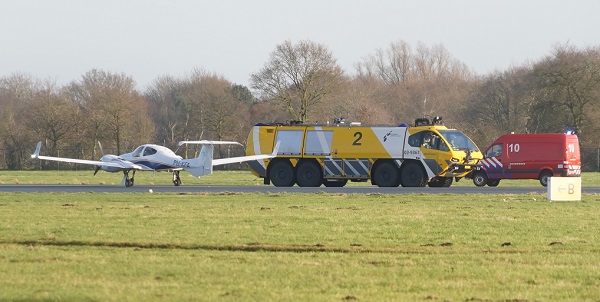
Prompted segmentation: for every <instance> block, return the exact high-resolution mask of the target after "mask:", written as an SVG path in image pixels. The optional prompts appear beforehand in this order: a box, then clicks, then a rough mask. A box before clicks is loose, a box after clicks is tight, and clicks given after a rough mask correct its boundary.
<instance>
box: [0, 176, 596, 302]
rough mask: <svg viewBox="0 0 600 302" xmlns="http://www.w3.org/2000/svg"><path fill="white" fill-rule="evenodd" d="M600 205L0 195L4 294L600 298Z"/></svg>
mask: <svg viewBox="0 0 600 302" xmlns="http://www.w3.org/2000/svg"><path fill="white" fill-rule="evenodd" d="M87 172H89V171H87ZM30 173H31V172H30ZM45 173H51V172H43V173H41V174H42V175H41V176H40V175H31V174H30V175H28V176H27V177H26V178H27V179H32V181H33V180H35V179H38V177H40V179H41V178H44V177H47V176H51V174H45ZM0 174H3V172H2V173H0ZM33 174H37V173H33ZM104 174H105V175H109V176H113V177H114V176H117V175H114V174H108V173H104ZM77 175H78V174H77ZM77 175H75V174H71V173H67V175H66V176H60V175H58V174H56V175H54V177H53V179H54V181H57V182H58V183H65V182H69V181H75V183H76V181H78V180H76V178H78V177H86V178H87V177H89V178H91V175H88V174H81V175H82V176H77ZM98 175H100V174H98ZM98 175H97V176H98ZM149 175H151V174H149ZM17 176H18V175H17ZM159 176H161V178H163V176H166V178H167V181H166V182H165V183H168V179H169V177H168V176H169V175H168V174H166V173H163V174H157V175H156V176H155V177H156V178H158V177H159ZM5 177H15V175H12V176H1V177H0V179H2V181H3V182H4V181H5V179H6V178H5ZM61 177H67V178H73V180H69V181H65V180H61V179H60V178H61ZM593 177H595V175H592V176H590V177H585V176H584V179H585V178H593ZM211 178H214V179H215V181H216V180H219V179H220V178H226V179H227V181H233V183H234V184H237V183H238V182H240V181H242V182H243V184H249V185H253V183H251V181H254V180H251V181H250V182H247V179H246V177H245V176H243V175H242V174H239V175H238V174H236V173H234V174H230V173H223V174H221V173H217V174H216V175H212V176H207V177H204V178H202V179H201V180H209V179H211ZM237 178H241V179H238V180H235V179H237ZM98 179H99V178H98ZM149 179H150V178H149ZM234 180H235V181H234ZM221 181H226V180H225V179H222V180H221ZM116 183H118V181H117V182H116ZM507 183H509V182H507ZM259 184H260V182H259ZM501 185H502V184H501ZM440 197H441V198H440ZM599 214H600V195H594V194H584V195H583V200H582V201H581V202H553V203H549V202H548V201H547V200H546V197H545V195H538V194H524V195H452V194H447V195H435V196H430V195H425V194H409V195H383V194H369V195H353V194H324V193H316V194H300V193H282V194H232V193H221V194H187V193H182V194H156V193H154V194H151V193H129V194H128V193H96V194H94V193H82V194H64V193H48V194H37V193H0V300H1V301H5V300H23V301H29V300H51V301H52V300H61V301H82V300H83V301H97V300H112V301H123V300H125V301H139V300H147V301H155V300H178V301H181V300H184V301H185V300H194V301H198V300H204V301H214V300H218V301H273V300H277V301H281V300H284V301H307V300H310V301H598V300H599V299H600V232H599V231H598V230H599V227H600V223H599V222H598V217H599Z"/></svg>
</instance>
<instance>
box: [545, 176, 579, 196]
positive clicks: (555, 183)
mask: <svg viewBox="0 0 600 302" xmlns="http://www.w3.org/2000/svg"><path fill="white" fill-rule="evenodd" d="M547 194H548V200H550V201H579V200H581V177H550V178H549V180H548V187H547Z"/></svg>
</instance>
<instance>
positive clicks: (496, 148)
mask: <svg viewBox="0 0 600 302" xmlns="http://www.w3.org/2000/svg"><path fill="white" fill-rule="evenodd" d="M500 155H502V144H495V145H493V146H492V147H491V148H490V149H488V151H487V152H486V153H485V157H494V156H500Z"/></svg>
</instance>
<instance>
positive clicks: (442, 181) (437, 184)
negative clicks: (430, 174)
mask: <svg viewBox="0 0 600 302" xmlns="http://www.w3.org/2000/svg"><path fill="white" fill-rule="evenodd" d="M453 181H454V179H453V178H452V177H436V178H434V179H432V180H431V181H430V182H428V183H427V185H428V186H429V187H431V188H449V187H450V186H451V185H452V182H453Z"/></svg>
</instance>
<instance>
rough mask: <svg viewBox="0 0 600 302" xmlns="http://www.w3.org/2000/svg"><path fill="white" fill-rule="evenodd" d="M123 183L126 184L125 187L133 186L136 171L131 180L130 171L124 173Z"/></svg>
mask: <svg viewBox="0 0 600 302" xmlns="http://www.w3.org/2000/svg"><path fill="white" fill-rule="evenodd" d="M123 174H124V175H123V181H124V182H125V187H128V188H129V187H131V186H133V178H134V177H135V170H133V175H131V178H129V171H123Z"/></svg>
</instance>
